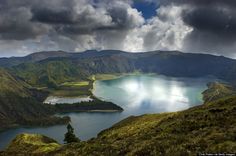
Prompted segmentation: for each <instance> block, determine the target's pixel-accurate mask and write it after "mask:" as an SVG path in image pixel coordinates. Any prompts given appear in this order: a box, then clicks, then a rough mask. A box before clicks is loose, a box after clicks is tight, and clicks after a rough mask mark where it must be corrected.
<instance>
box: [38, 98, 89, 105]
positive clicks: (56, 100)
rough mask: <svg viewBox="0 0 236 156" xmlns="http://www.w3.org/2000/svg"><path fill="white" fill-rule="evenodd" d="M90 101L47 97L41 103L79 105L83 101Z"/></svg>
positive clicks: (86, 99)
mask: <svg viewBox="0 0 236 156" xmlns="http://www.w3.org/2000/svg"><path fill="white" fill-rule="evenodd" d="M91 100H92V99H91V98H90V97H57V96H49V97H47V99H46V100H45V101H44V102H43V103H46V104H53V105H54V104H63V103H68V104H73V103H79V102H84V101H91Z"/></svg>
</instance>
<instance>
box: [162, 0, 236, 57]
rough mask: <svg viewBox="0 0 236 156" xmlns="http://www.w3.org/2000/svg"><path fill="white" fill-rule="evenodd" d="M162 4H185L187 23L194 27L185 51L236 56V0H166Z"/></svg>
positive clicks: (184, 15)
mask: <svg viewBox="0 0 236 156" xmlns="http://www.w3.org/2000/svg"><path fill="white" fill-rule="evenodd" d="M161 5H163V6H171V5H172V6H179V7H182V8H183V12H182V14H181V18H182V19H183V22H184V23H185V24H186V25H188V26H189V27H191V28H193V31H191V32H190V33H189V34H188V35H187V36H186V37H185V39H184V42H183V50H185V51H188V52H206V53H212V54H220V55H225V56H234V57H235V54H234V53H235V47H236V11H235V10H236V1H235V0H162V1H161Z"/></svg>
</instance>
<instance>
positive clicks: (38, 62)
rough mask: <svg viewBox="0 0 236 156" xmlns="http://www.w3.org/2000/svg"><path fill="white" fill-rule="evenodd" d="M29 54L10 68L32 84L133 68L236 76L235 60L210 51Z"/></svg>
mask: <svg viewBox="0 0 236 156" xmlns="http://www.w3.org/2000/svg"><path fill="white" fill-rule="evenodd" d="M26 58H27V59H28V60H31V61H28V62H27V61H26V62H24V63H20V64H18V65H15V66H9V67H8V69H9V71H10V72H11V73H12V74H14V75H15V76H17V77H19V78H21V79H23V80H24V81H26V82H27V83H29V84H31V85H33V86H57V85H58V84H60V83H63V82H65V81H72V80H76V79H87V78H88V77H89V76H91V75H93V74H104V73H107V74H109V73H127V72H134V71H140V72H143V73H157V74H163V75H167V76H176V77H203V76H214V77H216V78H219V79H222V80H225V81H229V82H234V81H235V80H236V60H234V59H230V58H226V57H223V56H214V55H207V54H192V53H182V52H178V51H153V52H145V53H127V52H123V51H116V50H105V51H95V50H91V51H86V52H83V53H65V52H42V53H35V54H32V55H29V56H26V57H23V58H18V59H26ZM29 58H30V59H29ZM8 61H9V64H14V63H11V60H8ZM0 62H1V60H0ZM13 62H14V61H13ZM0 64H1V63H0Z"/></svg>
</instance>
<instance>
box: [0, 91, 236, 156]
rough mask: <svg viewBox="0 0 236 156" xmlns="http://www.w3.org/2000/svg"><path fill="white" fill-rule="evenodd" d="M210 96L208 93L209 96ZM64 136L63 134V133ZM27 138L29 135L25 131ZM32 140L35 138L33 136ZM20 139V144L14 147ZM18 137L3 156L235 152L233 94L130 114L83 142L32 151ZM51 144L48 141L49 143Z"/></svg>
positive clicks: (235, 105)
mask: <svg viewBox="0 0 236 156" xmlns="http://www.w3.org/2000/svg"><path fill="white" fill-rule="evenodd" d="M208 96H209V95H208ZM62 135H63V134H62ZM28 136H29V137H30V136H31V135H29V134H28ZM33 138H34V139H32V140H35V139H37V138H38V137H37V136H35V137H33ZM17 141H21V143H22V145H23V146H14V145H15V144H16V142H17ZM24 142H25V140H24V138H23V137H21V136H18V137H17V138H16V139H15V140H13V142H12V143H11V145H10V146H9V148H7V149H6V151H4V152H2V153H1V154H2V155H17V154H18V155H20V154H21V155H29V154H30V155H58V156H64V155H68V156H71V155H86V156H87V155H93V156H94V155H99V156H101V155H107V156H110V155H112V156H115V155H140V156H141V155H175V156H178V155H197V154H198V153H203V152H208V153H235V152H236V96H234V95H229V96H225V97H221V98H220V99H216V100H214V101H210V102H207V103H205V104H203V105H201V106H197V107H194V108H191V109H188V110H185V111H181V112H175V113H163V114H150V115H143V116H138V117H129V118H127V119H125V120H123V121H121V122H119V123H117V124H116V125H114V126H113V127H111V128H110V129H107V130H105V131H103V132H101V133H100V134H99V135H98V137H97V138H94V139H91V140H89V141H86V142H81V143H74V144H68V145H61V146H58V147H56V148H54V149H53V150H49V151H47V150H46V149H47V148H48V147H49V146H45V144H43V145H42V146H41V145H40V144H38V147H37V148H42V147H43V148H45V150H42V149H41V150H40V151H38V150H34V148H31V144H34V141H32V142H30V141H29V140H27V143H28V144H27V150H26V151H25V150H24V149H26V146H24ZM48 145H50V144H48Z"/></svg>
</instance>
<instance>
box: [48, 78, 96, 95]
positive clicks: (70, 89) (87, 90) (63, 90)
mask: <svg viewBox="0 0 236 156" xmlns="http://www.w3.org/2000/svg"><path fill="white" fill-rule="evenodd" d="M92 88H93V85H92V82H91V81H77V82H65V83H63V84H62V85H60V86H58V87H57V88H55V89H48V90H49V92H50V93H51V95H53V96H59V97H75V96H89V95H92V93H91V90H92Z"/></svg>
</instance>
